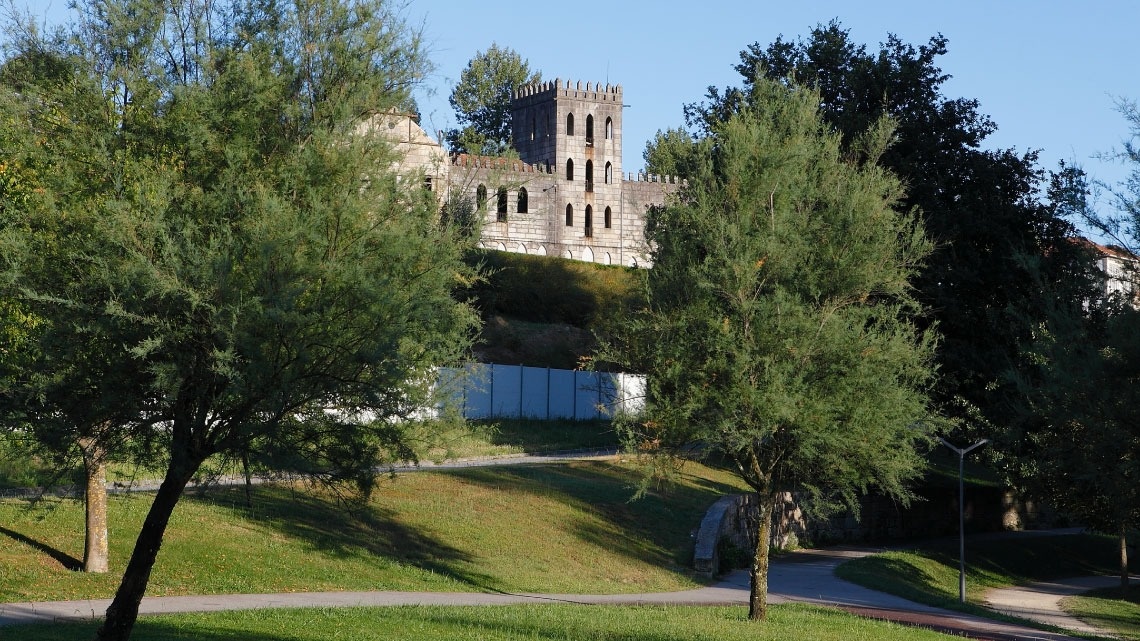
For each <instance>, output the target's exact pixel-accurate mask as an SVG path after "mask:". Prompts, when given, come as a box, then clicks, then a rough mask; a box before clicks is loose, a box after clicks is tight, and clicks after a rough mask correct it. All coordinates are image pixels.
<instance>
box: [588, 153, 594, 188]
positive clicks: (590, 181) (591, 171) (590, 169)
mask: <svg viewBox="0 0 1140 641" xmlns="http://www.w3.org/2000/svg"><path fill="white" fill-rule="evenodd" d="M586 191H594V161H592V160H587V161H586Z"/></svg>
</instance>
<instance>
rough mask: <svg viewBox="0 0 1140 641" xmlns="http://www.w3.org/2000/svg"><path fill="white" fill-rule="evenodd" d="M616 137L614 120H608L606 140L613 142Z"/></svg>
mask: <svg viewBox="0 0 1140 641" xmlns="http://www.w3.org/2000/svg"><path fill="white" fill-rule="evenodd" d="M613 137H614V120H613V118H606V140H613Z"/></svg>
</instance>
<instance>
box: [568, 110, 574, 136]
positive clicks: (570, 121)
mask: <svg viewBox="0 0 1140 641" xmlns="http://www.w3.org/2000/svg"><path fill="white" fill-rule="evenodd" d="M566 135H567V136H573V135H574V114H566Z"/></svg>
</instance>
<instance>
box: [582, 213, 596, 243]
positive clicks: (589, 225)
mask: <svg viewBox="0 0 1140 641" xmlns="http://www.w3.org/2000/svg"><path fill="white" fill-rule="evenodd" d="M584 231H585V233H586V238H590V237H591V236H593V235H594V208H593V207H591V206H589V205H586V225H585V230H584Z"/></svg>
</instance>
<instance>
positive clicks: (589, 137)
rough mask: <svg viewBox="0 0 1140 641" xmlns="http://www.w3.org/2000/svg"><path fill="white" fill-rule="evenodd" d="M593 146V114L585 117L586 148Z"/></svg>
mask: <svg viewBox="0 0 1140 641" xmlns="http://www.w3.org/2000/svg"><path fill="white" fill-rule="evenodd" d="M593 144H594V114H587V115H586V146H587V147H589V146H590V145H593Z"/></svg>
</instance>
